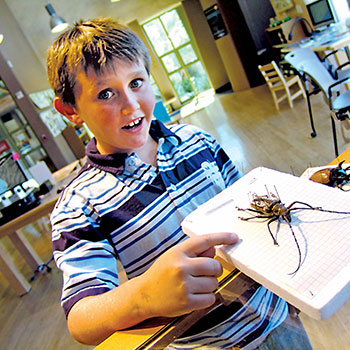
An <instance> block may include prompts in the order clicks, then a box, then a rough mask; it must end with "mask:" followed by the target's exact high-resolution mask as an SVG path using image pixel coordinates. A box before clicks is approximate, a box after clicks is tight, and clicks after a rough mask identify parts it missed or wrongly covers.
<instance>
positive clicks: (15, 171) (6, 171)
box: [0, 154, 27, 194]
mask: <svg viewBox="0 0 350 350" xmlns="http://www.w3.org/2000/svg"><path fill="white" fill-rule="evenodd" d="M26 180H27V177H26V176H25V174H24V172H23V170H22V168H21V166H20V164H19V163H18V161H16V160H14V159H13V156H12V154H8V155H6V156H4V157H2V158H0V194H2V193H4V192H6V191H7V190H11V189H12V188H14V187H15V186H17V185H21V184H22V183H23V182H25V181H26Z"/></svg>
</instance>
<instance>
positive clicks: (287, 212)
mask: <svg viewBox="0 0 350 350" xmlns="http://www.w3.org/2000/svg"><path fill="white" fill-rule="evenodd" d="M266 190H267V195H262V196H258V195H257V194H255V193H254V194H253V195H252V196H253V198H252V200H251V203H250V206H251V208H247V209H242V208H237V210H239V211H245V212H249V213H250V214H251V215H252V216H250V217H239V219H241V220H243V221H250V220H254V219H266V221H267V229H268V231H269V234H270V236H271V238H272V240H273V243H274V244H275V245H278V242H277V239H276V238H275V236H274V235H273V233H272V231H271V227H270V225H271V223H272V222H274V221H284V222H286V223H287V224H288V226H289V228H290V231H291V233H292V235H293V238H294V242H295V244H296V246H297V249H298V255H299V261H298V265H297V268H296V269H295V270H294V271H293V272H291V273H289V275H295V274H296V273H297V272H298V271H299V269H300V266H301V262H302V257H301V255H302V254H301V249H300V245H299V243H298V240H297V238H296V236H295V233H294V230H293V226H292V225H291V221H292V216H291V212H292V211H295V210H317V211H322V212H327V213H334V214H348V215H350V212H341V211H334V210H326V209H323V208H321V207H313V206H311V205H309V204H307V203H304V202H300V201H294V202H293V203H291V204H290V205H289V206H285V204H284V203H282V201H281V199H280V197H279V195H278V193H277V189H276V188H275V191H276V195H275V194H273V193H271V192H269V191H268V189H267V188H266Z"/></svg>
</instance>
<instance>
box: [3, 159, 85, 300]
mask: <svg viewBox="0 0 350 350" xmlns="http://www.w3.org/2000/svg"><path fill="white" fill-rule="evenodd" d="M78 165H79V161H76V162H73V163H71V164H69V165H67V166H66V167H64V168H62V169H60V170H58V171H57V172H56V173H54V174H53V176H54V179H55V181H56V183H55V184H54V186H53V188H52V190H51V191H50V192H49V193H48V194H46V195H45V196H43V198H42V199H41V203H40V205H38V206H37V207H35V208H33V209H31V210H29V211H28V212H26V213H25V214H23V215H21V216H19V217H17V218H16V219H13V220H11V221H9V222H8V223H6V224H4V225H2V226H0V239H1V238H3V237H5V236H8V237H9V238H10V240H11V242H12V243H13V245H14V246H15V247H16V248H17V250H18V251H19V252H20V254H21V255H22V256H23V258H24V260H25V261H26V263H27V264H28V265H29V266H30V268H31V269H33V271H36V270H37V268H38V266H40V265H43V261H42V260H41V258H40V257H39V256H38V254H37V253H36V252H35V251H34V249H33V248H32V246H31V245H30V243H29V242H28V240H27V239H26V238H25V237H24V235H23V234H22V233H21V232H20V231H19V230H20V229H21V228H22V227H24V226H26V225H28V224H31V223H33V222H35V221H36V220H38V219H40V218H42V217H43V216H45V215H48V214H50V213H51V211H52V209H53V207H54V205H55V203H56V201H57V199H58V197H59V194H57V190H58V189H59V188H61V187H63V186H64V185H65V184H67V183H68V182H69V181H70V180H71V179H73V177H74V176H75V174H76V171H77V170H78V169H77V167H78ZM0 271H1V272H2V273H3V275H4V276H5V277H6V278H7V280H8V281H9V283H10V285H11V287H12V288H13V290H14V291H15V293H16V294H17V295H23V294H26V293H28V292H29V290H30V288H31V285H30V284H29V283H28V281H27V280H26V279H25V278H24V276H23V275H22V273H21V272H20V271H19V270H18V269H17V267H16V266H15V264H14V262H13V259H12V257H11V256H10V255H9V253H8V252H7V250H6V248H5V247H4V244H3V243H2V242H1V241H0Z"/></svg>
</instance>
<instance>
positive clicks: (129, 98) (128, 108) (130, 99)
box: [122, 94, 140, 115]
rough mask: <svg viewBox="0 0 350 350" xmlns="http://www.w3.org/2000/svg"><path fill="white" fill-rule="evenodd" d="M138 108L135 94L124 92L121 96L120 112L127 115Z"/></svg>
mask: <svg viewBox="0 0 350 350" xmlns="http://www.w3.org/2000/svg"><path fill="white" fill-rule="evenodd" d="M139 108H140V104H139V102H138V100H137V99H136V98H135V96H133V95H131V94H125V95H124V98H123V105H122V114H123V115H129V114H131V113H133V112H134V111H136V110H138V109H139Z"/></svg>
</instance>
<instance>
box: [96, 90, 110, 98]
mask: <svg viewBox="0 0 350 350" xmlns="http://www.w3.org/2000/svg"><path fill="white" fill-rule="evenodd" d="M112 96H113V93H112V91H111V90H108V89H106V90H102V91H101V92H99V94H98V96H97V97H98V99H100V100H108V99H109V98H111V97H112Z"/></svg>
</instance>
